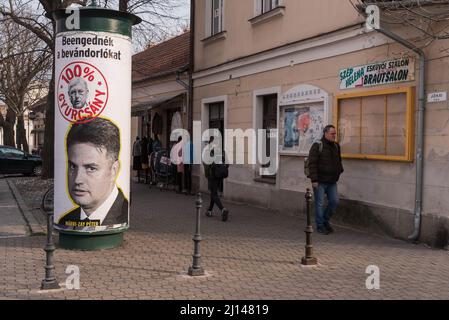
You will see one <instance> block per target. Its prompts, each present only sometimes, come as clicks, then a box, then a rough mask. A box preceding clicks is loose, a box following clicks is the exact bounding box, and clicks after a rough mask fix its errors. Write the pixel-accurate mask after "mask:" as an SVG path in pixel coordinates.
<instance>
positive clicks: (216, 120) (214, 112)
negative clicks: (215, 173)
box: [209, 102, 225, 192]
mask: <svg viewBox="0 0 449 320" xmlns="http://www.w3.org/2000/svg"><path fill="white" fill-rule="evenodd" d="M209 129H218V130H219V131H220V133H221V145H222V148H223V149H224V147H225V145H224V102H218V103H211V104H209ZM218 191H219V192H223V183H220V185H219V186H218Z"/></svg>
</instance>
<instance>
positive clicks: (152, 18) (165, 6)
mask: <svg viewBox="0 0 449 320" xmlns="http://www.w3.org/2000/svg"><path fill="white" fill-rule="evenodd" d="M88 2H90V1H88V0H0V16H3V17H5V18H7V19H10V20H12V21H13V22H14V23H16V24H17V25H19V26H22V27H24V28H27V29H28V30H30V31H32V32H33V33H34V34H35V36H36V37H38V38H39V39H41V40H42V41H43V42H44V43H45V44H46V46H47V48H48V49H49V50H51V51H52V54H53V56H54V39H55V22H54V21H50V20H47V19H45V18H44V14H45V13H49V12H52V11H54V10H58V9H65V8H67V7H68V6H70V5H72V4H77V5H81V6H85V5H87V4H88ZM97 3H100V4H102V5H103V6H104V7H108V8H114V9H116V8H117V7H116V6H117V5H118V6H119V8H120V9H121V10H123V11H128V12H133V13H135V14H139V15H140V16H141V17H142V18H144V24H145V25H146V31H145V32H142V31H143V30H142V31H141V32H139V33H140V34H141V35H145V34H150V38H151V37H155V35H156V34H161V32H160V31H159V32H155V33H154V34H152V32H151V31H152V30H155V29H157V28H160V29H159V30H163V29H164V24H163V23H159V22H160V21H162V20H166V19H169V18H173V19H174V20H176V16H175V15H174V14H172V12H173V11H172V10H171V9H173V6H174V5H175V4H176V3H182V0H110V1H108V0H103V1H97ZM170 5H171V6H172V7H170ZM24 7H31V8H33V9H34V12H35V13H36V14H35V15H34V16H27V17H25V16H23V15H22V14H21V10H23V8H24ZM139 30H141V29H138V30H137V31H139ZM167 33H168V31H167ZM144 39H147V38H144ZM145 41H146V40H141V42H142V43H144V42H145ZM54 81H55V80H54V59H53V67H52V72H51V81H50V84H49V93H48V99H47V106H46V112H45V118H46V120H45V135H44V148H43V152H42V155H43V170H42V171H43V172H42V177H43V178H50V177H53V166H54V164H53V162H54V143H53V141H54V112H55V105H54Z"/></svg>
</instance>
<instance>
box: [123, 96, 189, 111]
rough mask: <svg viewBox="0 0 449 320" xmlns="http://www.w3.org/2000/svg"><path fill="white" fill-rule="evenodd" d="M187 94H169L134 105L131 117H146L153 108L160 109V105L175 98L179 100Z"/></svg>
mask: <svg viewBox="0 0 449 320" xmlns="http://www.w3.org/2000/svg"><path fill="white" fill-rule="evenodd" d="M184 94H185V93H179V92H177V93H172V94H167V95H163V96H156V97H154V98H151V99H150V100H149V101H147V102H142V103H139V104H136V105H133V106H132V107H131V115H132V116H133V117H137V116H142V115H145V113H146V112H147V111H148V110H151V109H153V108H156V107H158V106H159V105H161V104H162V103H164V102H167V101H170V100H172V99H174V98H177V97H179V96H182V95H184Z"/></svg>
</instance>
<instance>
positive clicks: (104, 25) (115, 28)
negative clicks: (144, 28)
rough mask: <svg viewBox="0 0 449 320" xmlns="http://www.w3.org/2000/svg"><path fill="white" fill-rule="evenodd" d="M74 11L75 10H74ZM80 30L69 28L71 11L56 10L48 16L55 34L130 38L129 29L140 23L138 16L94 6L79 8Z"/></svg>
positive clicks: (72, 12)
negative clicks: (98, 33) (82, 33)
mask: <svg viewBox="0 0 449 320" xmlns="http://www.w3.org/2000/svg"><path fill="white" fill-rule="evenodd" d="M74 9H75V8H74ZM76 9H78V10H79V15H80V28H79V29H74V28H71V25H70V24H69V25H68V24H67V23H66V22H67V18H69V19H72V20H69V21H71V23H73V16H72V15H73V14H74V11H73V10H70V9H69V10H67V12H66V10H64V9H62V10H56V11H53V12H50V13H49V14H48V15H49V16H50V17H52V18H53V19H54V20H55V21H56V34H58V33H61V32H69V31H95V32H111V33H118V34H121V35H125V36H128V37H131V34H132V33H131V29H132V26H133V25H136V24H138V23H140V22H141V21H142V19H141V18H139V17H138V16H136V15H134V14H131V13H128V12H123V11H117V10H110V9H104V8H100V7H96V6H88V7H79V8H76ZM71 16H72V17H71Z"/></svg>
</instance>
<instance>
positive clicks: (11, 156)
mask: <svg viewBox="0 0 449 320" xmlns="http://www.w3.org/2000/svg"><path fill="white" fill-rule="evenodd" d="M0 173H23V174H25V175H36V176H39V175H41V174H42V158H41V157H40V156H36V155H32V154H29V153H26V152H23V151H22V150H19V149H16V148H13V147H7V146H0Z"/></svg>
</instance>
